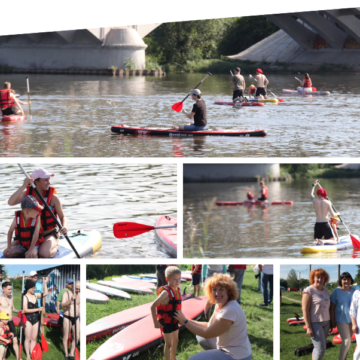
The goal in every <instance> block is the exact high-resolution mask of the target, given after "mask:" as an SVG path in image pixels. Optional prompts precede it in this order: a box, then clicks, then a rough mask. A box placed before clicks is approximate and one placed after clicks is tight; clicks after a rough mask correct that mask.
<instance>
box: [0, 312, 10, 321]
mask: <svg viewBox="0 0 360 360" xmlns="http://www.w3.org/2000/svg"><path fill="white" fill-rule="evenodd" d="M0 319H1V320H10V316H9V313H7V312H6V311H3V312H1V313H0Z"/></svg>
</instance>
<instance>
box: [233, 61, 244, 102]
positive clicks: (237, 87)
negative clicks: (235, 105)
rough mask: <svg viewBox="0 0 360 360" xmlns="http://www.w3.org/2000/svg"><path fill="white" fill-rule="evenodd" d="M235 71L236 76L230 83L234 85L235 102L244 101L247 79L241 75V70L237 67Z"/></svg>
mask: <svg viewBox="0 0 360 360" xmlns="http://www.w3.org/2000/svg"><path fill="white" fill-rule="evenodd" d="M234 71H235V75H233V76H232V78H231V81H230V84H234V92H233V101H234V102H235V101H242V98H243V97H244V91H245V88H246V84H245V79H244V77H243V76H242V75H240V71H241V69H240V68H239V67H237V68H236V69H235V70H234Z"/></svg>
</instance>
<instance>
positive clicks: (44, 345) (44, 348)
mask: <svg viewBox="0 0 360 360" xmlns="http://www.w3.org/2000/svg"><path fill="white" fill-rule="evenodd" d="M43 283H45V280H44V278H43ZM43 304H44V287H43V291H42V293H41V306H43ZM43 318H44V314H43V312H41V318H40V326H41V324H43V321H44V320H43ZM41 348H42V351H43V352H48V351H49V345H48V343H47V341H46V340H45V337H44V334H43V333H42V332H41Z"/></svg>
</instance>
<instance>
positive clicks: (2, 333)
mask: <svg viewBox="0 0 360 360" xmlns="http://www.w3.org/2000/svg"><path fill="white" fill-rule="evenodd" d="M9 320H10V316H9V314H8V313H7V312H5V311H3V312H2V313H0V321H1V323H2V324H3V326H1V327H0V360H6V351H7V349H8V345H9V344H10V343H11V339H12V337H13V336H14V335H13V333H12V332H11V331H10V327H9V325H8V322H9Z"/></svg>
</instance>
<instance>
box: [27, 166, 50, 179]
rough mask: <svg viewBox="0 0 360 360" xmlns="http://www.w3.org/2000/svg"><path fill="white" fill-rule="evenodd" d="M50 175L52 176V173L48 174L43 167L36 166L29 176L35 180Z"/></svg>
mask: <svg viewBox="0 0 360 360" xmlns="http://www.w3.org/2000/svg"><path fill="white" fill-rule="evenodd" d="M50 176H54V174H50V173H49V172H47V171H46V170H45V169H44V168H36V169H34V171H33V172H32V174H31V177H32V178H33V179H34V180H36V179H47V178H49V177H50Z"/></svg>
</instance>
